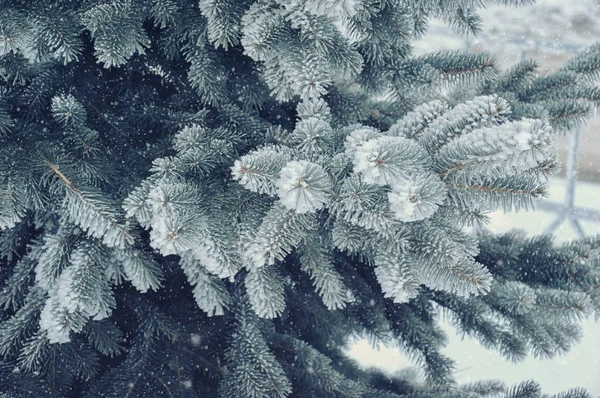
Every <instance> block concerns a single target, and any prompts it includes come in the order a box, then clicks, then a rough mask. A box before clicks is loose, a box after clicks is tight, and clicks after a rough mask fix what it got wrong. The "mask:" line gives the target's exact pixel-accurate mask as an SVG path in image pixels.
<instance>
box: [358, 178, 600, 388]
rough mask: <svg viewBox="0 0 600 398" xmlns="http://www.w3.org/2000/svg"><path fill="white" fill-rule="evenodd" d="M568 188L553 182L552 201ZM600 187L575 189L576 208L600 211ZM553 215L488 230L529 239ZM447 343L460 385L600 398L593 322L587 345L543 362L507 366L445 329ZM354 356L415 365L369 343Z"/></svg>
mask: <svg viewBox="0 0 600 398" xmlns="http://www.w3.org/2000/svg"><path fill="white" fill-rule="evenodd" d="M565 187H566V184H565V180H564V179H553V180H552V181H551V182H550V198H549V200H552V201H562V199H563V198H564V192H565V191H564V190H565ZM599 199H600V184H592V183H583V182H580V183H579V184H578V186H577V193H576V205H578V206H584V207H587V208H593V209H597V210H600V200H599ZM554 218H555V215H554V214H549V213H543V212H529V213H524V212H520V213H508V214H504V213H494V214H493V215H492V220H491V223H490V229H491V230H492V231H494V232H506V231H509V230H511V229H513V228H520V229H524V230H526V231H527V232H528V233H529V234H532V235H535V234H540V233H542V232H543V231H544V230H545V228H546V227H547V226H548V225H549V224H550V223H551V222H552V221H553V220H554ZM582 224H583V227H584V229H585V230H586V233H588V234H590V235H596V234H600V224H598V223H591V222H585V221H583V222H582ZM556 237H557V239H558V240H562V241H564V240H568V239H571V238H575V237H576V234H575V232H574V231H573V230H572V229H571V227H570V225H568V224H563V225H561V227H560V228H559V229H558V230H557V231H556ZM442 326H443V328H444V330H445V331H446V333H447V334H448V337H449V344H448V346H447V347H446V348H445V349H444V350H443V352H444V353H445V354H446V355H447V356H449V357H450V358H452V359H454V361H456V370H457V372H456V378H457V380H458V382H459V383H468V382H472V381H477V380H486V379H494V380H502V381H504V382H505V383H507V384H510V385H512V384H516V383H518V382H521V381H525V380H536V381H537V382H538V383H540V384H541V386H542V388H543V392H544V393H547V394H556V393H558V392H561V391H565V390H568V389H569V388H574V387H584V388H586V389H587V390H588V391H589V392H590V393H592V394H593V395H594V396H597V397H600V321H599V322H595V321H594V319H593V317H591V318H590V319H588V320H585V321H584V322H583V339H582V341H581V342H580V343H579V344H577V345H575V346H574V347H573V348H572V349H571V351H570V352H569V353H568V354H567V355H563V356H557V357H555V358H553V359H552V360H540V359H535V358H533V357H531V358H527V359H526V360H525V361H523V362H520V363H517V364H515V363H512V362H510V361H507V360H505V359H504V358H502V357H501V356H500V354H498V353H497V352H495V351H489V350H487V349H485V348H484V347H482V346H481V345H480V344H479V342H478V341H477V340H476V339H472V338H468V337H466V338H465V339H464V340H462V339H461V338H460V337H459V336H457V335H456V333H455V331H454V329H453V327H452V326H450V325H449V324H446V323H442ZM349 354H350V356H352V357H353V358H355V359H357V360H358V361H359V362H361V363H362V364H364V365H365V366H377V367H380V368H382V369H384V370H386V371H388V372H390V373H393V372H394V371H397V370H400V369H402V368H405V367H409V366H413V364H412V363H411V362H410V361H409V360H408V359H407V358H406V356H404V354H403V353H402V352H401V351H400V350H399V349H398V348H393V347H387V348H386V347H381V348H380V349H379V350H377V349H374V348H372V347H371V346H370V345H369V343H368V342H367V341H366V340H359V341H357V342H356V343H355V344H354V345H353V346H352V347H351V349H350V352H349Z"/></svg>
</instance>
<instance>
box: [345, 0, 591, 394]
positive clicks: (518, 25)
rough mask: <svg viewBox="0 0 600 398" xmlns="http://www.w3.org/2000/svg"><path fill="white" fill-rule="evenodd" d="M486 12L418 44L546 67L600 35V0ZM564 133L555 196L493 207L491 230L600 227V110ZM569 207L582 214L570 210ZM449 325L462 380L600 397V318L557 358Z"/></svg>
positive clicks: (377, 357) (364, 351) (386, 360)
mask: <svg viewBox="0 0 600 398" xmlns="http://www.w3.org/2000/svg"><path fill="white" fill-rule="evenodd" d="M480 16H481V17H482V20H483V24H482V26H483V31H482V32H481V33H480V34H479V35H478V36H477V37H471V38H467V39H466V38H465V37H462V36H460V35H459V34H457V33H455V32H453V31H452V30H451V29H450V28H449V27H447V26H445V25H444V24H443V23H442V22H435V21H434V22H433V23H432V24H431V25H430V28H429V32H428V34H427V35H426V36H425V37H423V38H422V39H421V40H419V41H418V42H417V43H416V44H415V51H416V52H417V53H418V54H421V53H428V52H435V51H438V50H464V49H468V50H470V51H487V52H491V53H492V54H495V56H496V57H497V61H498V62H497V64H498V66H499V67H500V68H501V69H502V70H505V69H507V68H510V67H511V66H513V65H514V64H515V63H516V62H518V61H520V60H522V59H523V58H532V59H535V60H536V61H537V62H538V63H539V65H540V67H541V68H540V70H541V71H542V73H549V72H553V71H554V70H556V69H557V68H559V67H560V66H561V65H562V64H563V63H564V62H565V61H566V60H568V59H569V58H570V57H572V56H573V55H575V54H577V53H578V52H579V51H581V50H583V49H584V48H586V47H588V46H590V45H592V44H594V43H596V42H600V0H538V1H537V2H536V4H534V5H529V6H523V7H518V8H507V7H505V6H488V7H487V9H485V10H483V11H482V12H481V13H480ZM557 134H558V147H557V150H558V151H559V153H560V155H561V159H562V164H563V171H562V174H561V176H559V177H556V178H554V179H552V180H551V181H550V195H549V198H547V199H546V200H545V201H544V203H542V205H541V206H540V208H539V209H538V210H537V211H535V212H529V213H525V212H519V213H509V214H504V213H494V214H492V217H491V223H490V225H489V228H490V229H491V230H492V231H494V232H500V233H501V232H506V231H509V230H511V229H514V228H519V229H522V230H525V231H526V232H527V233H528V234H529V235H536V234H542V233H545V232H548V231H550V230H552V231H553V232H554V235H555V236H556V240H557V241H559V242H560V241H568V240H571V239H577V238H578V237H580V236H584V235H585V236H592V235H599V234H600V117H598V116H594V117H592V118H591V119H589V120H588V122H587V125H584V126H582V127H581V129H580V131H579V132H557ZM575 134H579V145H578V148H577V150H576V151H573V150H572V148H573V146H574V143H575V141H576V140H575ZM569 164H572V165H576V167H569V166H568V165H569ZM567 212H568V214H571V215H573V214H574V215H575V216H576V217H572V218H569V217H566V214H567ZM563 215H564V216H565V217H564V218H563V217H562V216H563ZM574 220H575V221H574ZM443 327H444V329H445V330H446V332H447V334H448V337H449V344H448V346H447V347H446V349H445V353H446V354H447V355H448V356H449V357H451V358H453V359H454V360H455V361H456V365H457V366H456V369H457V372H456V377H457V380H458V382H459V383H468V382H472V381H477V380H483V379H496V380H502V381H504V382H505V383H507V384H515V383H518V382H521V381H525V380H531V379H533V380H536V381H538V382H539V383H540V384H541V385H542V387H543V389H544V392H545V393H548V394H555V393H558V392H560V391H564V390H567V389H569V388H573V387H584V388H586V389H588V391H589V392H590V393H592V394H593V395H594V396H596V397H600V320H599V321H597V322H596V321H595V319H593V317H591V318H590V319H587V320H585V321H584V322H583V339H582V341H581V342H580V343H579V344H578V345H576V346H575V347H574V348H573V349H572V350H571V351H570V352H569V353H568V354H567V355H563V356H559V357H556V358H554V359H552V360H538V359H535V358H528V359H526V360H525V361H523V362H521V363H517V364H514V363H512V362H509V361H506V360H505V359H503V358H502V357H501V356H500V355H499V354H498V353H496V352H494V351H488V350H487V349H485V348H483V347H482V346H481V345H479V343H478V342H477V341H476V340H473V339H470V338H468V337H465V338H464V339H462V338H461V337H460V336H458V335H457V334H456V332H455V331H454V329H453V328H452V326H450V325H449V324H447V323H444V324H443ZM349 355H350V356H352V357H354V358H356V359H357V360H358V361H359V362H361V363H362V364H363V365H364V366H376V367H379V368H381V369H383V370H385V371H386V372H389V373H395V372H400V371H402V372H407V370H406V369H407V368H410V367H412V366H414V364H412V363H411V361H410V360H409V358H407V357H406V356H405V355H404V354H403V353H402V352H401V351H400V350H399V349H398V348H396V347H378V348H373V347H371V346H370V345H369V343H368V341H366V340H364V339H357V340H356V341H355V342H353V343H352V344H351V347H350V351H349Z"/></svg>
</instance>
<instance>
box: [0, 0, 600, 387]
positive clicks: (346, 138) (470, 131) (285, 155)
mask: <svg viewBox="0 0 600 398" xmlns="http://www.w3.org/2000/svg"><path fill="white" fill-rule="evenodd" d="M503 3H506V4H509V5H519V4H520V3H522V2H521V1H518V0H506V1H503ZM482 5H483V3H478V2H472V1H463V0H450V1H444V2H436V1H419V2H404V1H395V0H386V1H379V2H368V1H363V0H258V1H249V0H248V1H236V0H200V1H196V0H194V1H189V0H152V1H151V2H143V1H140V0H114V1H91V0H78V1H62V0H53V1H50V2H35V1H34V2H30V1H14V0H11V1H7V0H0V71H1V73H0V78H1V80H0V142H1V144H2V145H1V146H0V159H1V161H0V197H1V199H0V204H1V206H0V266H1V267H0V286H1V290H0V358H1V359H0V394H1V395H2V396H6V397H28V396H47V397H55V396H56V397H62V396H73V397H74V396H82V397H99V396H106V397H134V396H139V397H148V396H170V397H176V396H177V397H179V396H181V397H195V396H198V397H207V396H209V397H210V396H215V397H216V396H221V397H256V398H259V397H305V396H306V397H309V396H310V397H315V396H316V397H342V396H343V397H381V398H384V397H414V398H417V397H423V398H425V397H448V398H450V397H482V398H483V397H493V396H502V397H506V398H521V397H542V393H541V391H540V387H539V386H538V385H537V384H536V383H534V382H526V383H522V384H520V385H518V386H514V387H512V388H507V387H505V386H504V385H503V384H502V383H499V382H494V381H487V382H479V383H474V384H470V385H465V386H457V385H456V383H455V382H454V379H453V375H452V372H453V362H452V360H451V359H450V358H446V357H445V356H444V355H443V354H442V353H441V348H442V347H443V346H444V344H445V339H446V337H445V335H444V334H443V332H442V331H441V329H440V328H439V326H438V325H437V320H438V316H439V314H440V313H444V314H447V315H448V316H449V317H450V319H452V320H453V322H454V324H455V326H456V327H457V328H458V329H459V330H460V331H461V332H463V333H464V334H467V335H471V336H475V337H476V338H478V339H479V340H480V341H481V342H482V343H483V344H484V345H485V346H486V347H488V348H490V349H495V350H498V351H499V352H501V353H502V354H503V355H504V356H505V357H507V358H509V359H511V360H514V361H518V360H521V359H523V358H524V357H525V356H526V355H529V354H531V355H535V356H538V357H544V358H545V357H553V356H555V355H557V354H560V353H564V352H566V351H567V350H568V349H569V348H570V347H571V346H572V345H573V344H574V343H575V342H577V340H578V338H579V336H580V329H579V324H578V322H579V321H580V320H581V319H582V318H584V317H587V316H589V315H591V314H595V315H596V316H597V315H600V295H599V293H598V291H597V290H598V289H597V286H598V284H599V283H600V273H599V269H600V268H599V261H600V258H599V256H600V242H599V241H598V240H596V239H588V240H583V241H579V242H574V243H571V244H567V245H562V246H557V245H554V244H553V243H552V240H551V238H549V237H541V238H533V239H527V238H525V237H524V236H521V235H519V234H516V233H513V234H506V235H501V236H493V235H489V234H486V233H484V232H473V231H472V230H471V229H473V228H472V227H475V229H478V228H479V227H481V226H482V225H483V224H485V221H486V213H487V212H489V211H493V210H497V209H502V210H504V211H512V210H528V209H531V208H533V207H534V205H535V203H536V202H537V201H538V200H539V199H540V198H541V197H543V196H544V194H545V189H546V177H547V176H548V175H551V174H553V173H555V172H556V171H557V170H558V168H559V162H558V160H557V156H556V155H555V153H554V148H553V142H554V136H555V134H556V131H557V130H568V129H569V128H573V127H576V126H578V125H580V124H581V123H582V122H583V121H584V119H585V117H586V116H588V115H589V114H590V112H592V111H594V110H595V108H596V106H597V105H598V103H599V98H600V96H599V95H598V92H597V89H596V88H595V82H596V80H597V79H598V77H600V73H599V71H600V46H594V47H592V48H590V49H589V50H588V51H586V52H585V53H582V54H581V55H579V56H577V57H575V58H574V59H573V60H571V61H570V62H568V63H567V64H566V65H565V66H564V67H563V68H562V69H561V70H559V71H558V72H556V73H554V74H552V75H548V76H540V75H539V74H538V73H537V69H536V68H537V65H536V64H535V63H534V62H532V61H524V62H522V63H520V64H518V65H517V66H515V67H514V68H513V69H511V70H509V71H508V72H506V73H501V72H500V71H498V70H497V68H496V66H495V61H494V58H493V56H491V55H490V54H486V53H480V54H468V53H462V52H441V53H435V54H427V55H424V56H418V57H417V56H413V54H412V47H411V40H413V39H414V38H417V37H419V36H421V35H422V34H423V33H424V32H425V31H426V28H427V21H428V19H429V18H431V17H437V18H442V19H443V20H445V21H446V22H447V23H448V24H449V25H451V26H452V27H454V28H455V29H457V30H458V31H460V32H463V33H466V34H474V33H477V32H478V31H479V30H481V29H482V28H483V27H482V24H481V21H480V20H479V18H478V17H477V13H476V12H477V7H479V6H482ZM365 335H366V336H368V337H369V338H370V339H371V340H372V341H373V342H374V343H380V342H381V343H391V342H396V343H398V344H399V345H400V346H401V347H402V348H403V349H404V350H405V351H406V352H407V353H408V354H409V355H411V356H412V357H413V358H414V359H415V360H416V361H417V362H418V363H419V365H420V367H421V369H422V370H423V372H424V375H425V378H424V380H423V381H418V380H415V379H414V378H411V377H409V376H407V375H398V376H395V377H389V376H386V375H383V374H381V373H379V372H377V371H375V370H364V369H361V368H360V367H359V366H358V365H357V364H356V363H354V362H353V361H351V360H350V359H348V358H347V357H346V356H345V355H344V347H345V345H346V344H347V341H348V338H349V337H352V336H365ZM588 396H589V394H588V393H587V392H585V391H583V390H577V389H576V390H571V391H568V392H565V393H564V394H561V395H558V396H557V398H558V397H560V398H578V397H588Z"/></svg>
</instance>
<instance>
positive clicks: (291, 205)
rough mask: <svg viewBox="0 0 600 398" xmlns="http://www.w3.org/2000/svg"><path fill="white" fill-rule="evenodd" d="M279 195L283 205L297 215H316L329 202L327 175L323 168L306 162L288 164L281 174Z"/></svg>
mask: <svg viewBox="0 0 600 398" xmlns="http://www.w3.org/2000/svg"><path fill="white" fill-rule="evenodd" d="M279 176H280V177H279V181H278V182H277V188H278V190H277V194H278V195H279V198H280V201H281V204H283V205H284V206H285V207H287V208H288V209H292V210H296V212H297V213H301V214H302V213H314V212H315V211H317V210H319V209H321V208H322V207H323V205H324V204H325V202H326V201H327V195H326V194H325V192H323V188H327V185H328V184H327V182H328V181H326V179H327V175H326V174H325V171H324V170H323V168H322V167H321V166H319V165H318V164H315V163H311V162H308V161H306V160H294V161H291V162H288V163H287V164H286V165H285V166H284V167H283V169H281V172H280V173H279Z"/></svg>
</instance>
